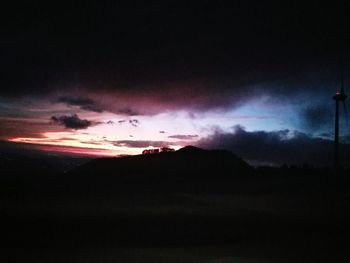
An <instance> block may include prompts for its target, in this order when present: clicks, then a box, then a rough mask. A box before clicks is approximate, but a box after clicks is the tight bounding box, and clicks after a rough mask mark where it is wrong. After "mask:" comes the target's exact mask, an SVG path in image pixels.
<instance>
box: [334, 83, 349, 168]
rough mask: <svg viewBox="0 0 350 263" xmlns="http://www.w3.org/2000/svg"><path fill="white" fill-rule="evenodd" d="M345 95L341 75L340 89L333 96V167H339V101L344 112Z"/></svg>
mask: <svg viewBox="0 0 350 263" xmlns="http://www.w3.org/2000/svg"><path fill="white" fill-rule="evenodd" d="M346 97H347V96H346V95H345V93H344V81H343V77H342V79H341V88H340V91H337V92H336V93H335V95H334V96H333V100H335V128H334V168H338V167H339V103H340V102H342V103H343V106H344V110H345V114H346V106H345V99H346Z"/></svg>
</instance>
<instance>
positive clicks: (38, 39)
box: [0, 1, 350, 116]
mask: <svg viewBox="0 0 350 263" xmlns="http://www.w3.org/2000/svg"><path fill="white" fill-rule="evenodd" d="M165 2H167V1H165ZM39 10H40V11H39ZM348 13H349V4H347V3H343V4H334V5H332V6H330V5H323V4H321V3H317V4H316V2H315V1H312V3H303V4H302V5H298V4H286V5H282V4H271V3H270V4H268V3H263V4H262V3H259V2H258V1H256V2H255V3H250V2H249V3H244V2H243V1H242V2H241V3H240V4H236V3H234V4H233V3H229V2H225V1H217V2H213V1H202V2H201V3H197V4H188V3H187V4H186V5H181V4H180V3H177V4H173V3H164V4H151V3H147V4H143V3H139V4H137V5H124V4H123V5H122V4H113V5H111V6H108V5H93V4H87V5H85V6H84V8H83V10H82V9H81V7H80V6H73V5H71V6H70V7H69V8H67V7H65V8H64V10H63V9H61V8H59V7H55V8H52V7H49V6H46V7H45V6H40V7H39V6H36V5H35V4H32V5H30V6H27V7H23V9H21V10H18V8H14V9H13V10H11V8H9V9H8V12H7V14H6V15H5V17H3V19H4V20H3V21H4V23H3V24H2V25H3V26H2V29H3V31H4V32H3V39H4V43H3V44H4V49H3V52H2V56H1V57H2V59H1V62H0V63H1V64H0V68H1V70H0V72H1V73H2V74H3V75H2V76H1V78H0V79H1V82H0V84H1V87H2V89H1V91H0V95H4V96H27V95H31V96H41V95H46V94H57V92H58V94H66V93H68V92H70V90H71V88H72V86H79V88H78V89H80V87H84V89H85V90H87V91H90V92H91V93H95V94H97V93H103V92H106V93H111V94H115V97H114V98H113V99H115V98H120V97H121V99H120V101H118V102H122V101H128V102H130V103H126V102H125V103H124V104H125V105H119V103H115V105H114V106H113V109H114V112H116V113H117V112H119V113H120V114H125V115H129V116H133V115H139V114H150V113H149V112H152V113H153V114H154V113H158V112H160V111H161V110H164V109H168V108H170V109H173V108H188V109H191V108H195V109H208V108H212V107H214V108H217V107H225V106H227V105H229V106H230V105H236V103H240V102H241V101H242V99H243V100H244V101H245V100H247V99H249V98H251V95H252V89H253V88H252V86H255V87H258V86H259V85H261V84H268V85H266V86H265V87H264V88H262V89H267V88H268V91H269V92H272V91H277V92H280V91H281V92H282V93H283V94H286V93H288V92H289V93H293V92H294V90H295V88H296V87H298V86H300V85H299V84H300V83H306V82H313V83H314V84H315V85H314V86H308V85H303V87H305V86H306V87H307V89H308V90H309V91H310V90H312V91H317V92H319V91H322V90H325V89H326V90H327V92H328V91H329V90H331V89H332V86H330V88H325V87H324V86H322V85H321V84H320V83H316V82H315V80H317V79H320V77H323V75H322V74H319V73H318V74H315V76H313V78H312V80H311V81H310V72H311V73H312V72H313V71H317V70H320V69H321V70H322V69H324V68H326V71H327V70H330V71H332V72H333V73H334V72H337V71H338V68H339V64H340V62H339V61H348V57H349V55H350V52H349V49H348V46H349V38H347V37H346V36H348V35H350V28H349V27H346V26H345V25H347V24H349V16H348V15H347V14H348ZM44 14H45V15H44ZM77 14H79V16H77ZM325 17H327V19H324V18H325ZM125 21H128V23H125ZM330 21H331V22H330ZM121 36H123V37H121ZM329 39H332V41H329ZM23 43H26V44H25V45H23ZM345 68H347V69H348V68H349V65H346V67H345ZM330 75H332V74H330ZM331 78H334V75H332V76H331ZM275 83H278V84H280V85H275V86H279V87H280V89H278V88H276V87H275V86H274V87H273V85H270V84H275ZM285 84H294V85H289V86H287V85H285ZM327 84H328V83H327ZM324 85H325V84H324ZM333 87H334V85H333ZM81 89H83V88H81ZM85 90H84V92H86V91H85ZM265 91H266V90H265ZM59 92H62V93H59ZM84 92H83V93H84ZM266 92H267V91H266ZM184 94H186V96H184ZM83 95H84V94H82V96H83ZM124 97H128V100H124ZM92 98H93V97H92ZM130 98H133V99H130ZM146 98H148V102H147V103H146V102H145V100H146ZM65 100H67V98H65ZM67 101H68V102H70V103H73V104H74V103H75V104H76V103H78V104H80V103H81V102H83V103H86V101H77V100H76V99H75V98H73V100H72V98H68V100H67ZM76 106H81V107H82V108H84V109H85V110H90V111H91V110H92V111H97V112H99V111H101V110H102V109H105V105H104V106H103V107H102V108H101V107H96V105H94V104H87V105H76ZM145 106H146V107H145ZM109 107H112V106H109ZM157 107H158V108H157Z"/></svg>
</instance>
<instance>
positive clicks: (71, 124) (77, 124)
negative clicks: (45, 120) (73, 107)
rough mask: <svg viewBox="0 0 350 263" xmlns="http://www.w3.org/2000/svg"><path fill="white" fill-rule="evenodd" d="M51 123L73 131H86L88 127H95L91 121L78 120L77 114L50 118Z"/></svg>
mask: <svg viewBox="0 0 350 263" xmlns="http://www.w3.org/2000/svg"><path fill="white" fill-rule="evenodd" d="M51 121H52V122H53V123H56V124H59V125H63V126H64V127H65V128H67V129H74V130H80V129H87V128H88V127H90V126H92V125H95V123H94V122H92V121H89V120H84V119H80V118H79V116H78V115H77V114H73V115H71V116H65V115H64V116H52V117H51Z"/></svg>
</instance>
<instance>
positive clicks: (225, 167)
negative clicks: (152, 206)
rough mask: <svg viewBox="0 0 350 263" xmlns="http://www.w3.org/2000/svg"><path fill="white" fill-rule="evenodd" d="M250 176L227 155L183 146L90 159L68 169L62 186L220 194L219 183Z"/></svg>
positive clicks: (241, 163) (238, 161) (246, 168)
mask: <svg viewBox="0 0 350 263" xmlns="http://www.w3.org/2000/svg"><path fill="white" fill-rule="evenodd" d="M252 173H253V168H252V167H250V166H249V165H248V164H247V163H246V162H244V161H243V160H242V159H240V158H239V157H237V156H236V155H234V154H233V153H231V152H228V151H221V150H204V149H200V148H196V147H193V146H186V147H184V148H182V149H180V150H178V151H175V152H164V153H159V154H146V155H136V156H126V157H118V158H99V159H94V160H91V161H90V162H88V163H86V164H84V165H81V166H79V167H77V168H76V169H74V170H72V171H71V173H69V174H68V176H66V180H67V181H66V185H67V186H68V187H71V188H72V190H73V189H76V188H78V189H80V190H83V189H84V187H86V188H89V189H90V191H99V190H98V189H100V191H108V189H109V190H110V191H113V192H118V191H122V192H123V191H124V192H125V191H127V192H140V191H141V192H144V191H147V192H155V191H156V192H159V191H160V192H169V191H181V192H183V191H186V192H188V191H208V190H210V189H215V188H217V190H219V189H220V191H222V190H223V189H224V188H225V187H222V185H223V183H222V181H223V180H226V181H227V180H228V181H230V180H237V179H238V178H240V177H242V176H244V177H247V176H249V174H252ZM216 185H217V187H215V186H216Z"/></svg>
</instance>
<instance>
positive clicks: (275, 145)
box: [197, 126, 350, 165]
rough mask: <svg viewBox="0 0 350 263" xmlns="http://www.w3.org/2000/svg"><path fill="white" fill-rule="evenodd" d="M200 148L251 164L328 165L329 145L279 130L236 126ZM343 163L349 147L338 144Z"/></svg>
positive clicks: (329, 162) (208, 140)
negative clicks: (216, 150)
mask: <svg viewBox="0 0 350 263" xmlns="http://www.w3.org/2000/svg"><path fill="white" fill-rule="evenodd" d="M197 145H198V146H200V147H204V148H221V149H227V150H230V151H232V152H234V153H236V154H237V155H239V156H241V157H242V158H244V159H246V160H249V161H251V162H265V163H274V164H283V163H287V164H301V163H304V162H306V163H310V164H315V165H332V160H333V142H332V141H331V140H325V139H321V138H313V137H310V136H309V135H307V134H305V133H300V132H295V131H289V130H279V131H272V132H266V131H255V132H248V131H245V130H244V129H243V128H242V127H240V126H236V127H235V129H234V131H233V132H232V133H224V132H220V131H216V132H215V133H214V134H213V135H212V136H209V137H208V138H204V139H202V140H200V141H199V142H198V143H197ZM340 148H341V156H342V159H343V163H344V164H346V162H345V161H346V160H349V158H350V145H349V144H342V145H341V147H340Z"/></svg>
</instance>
